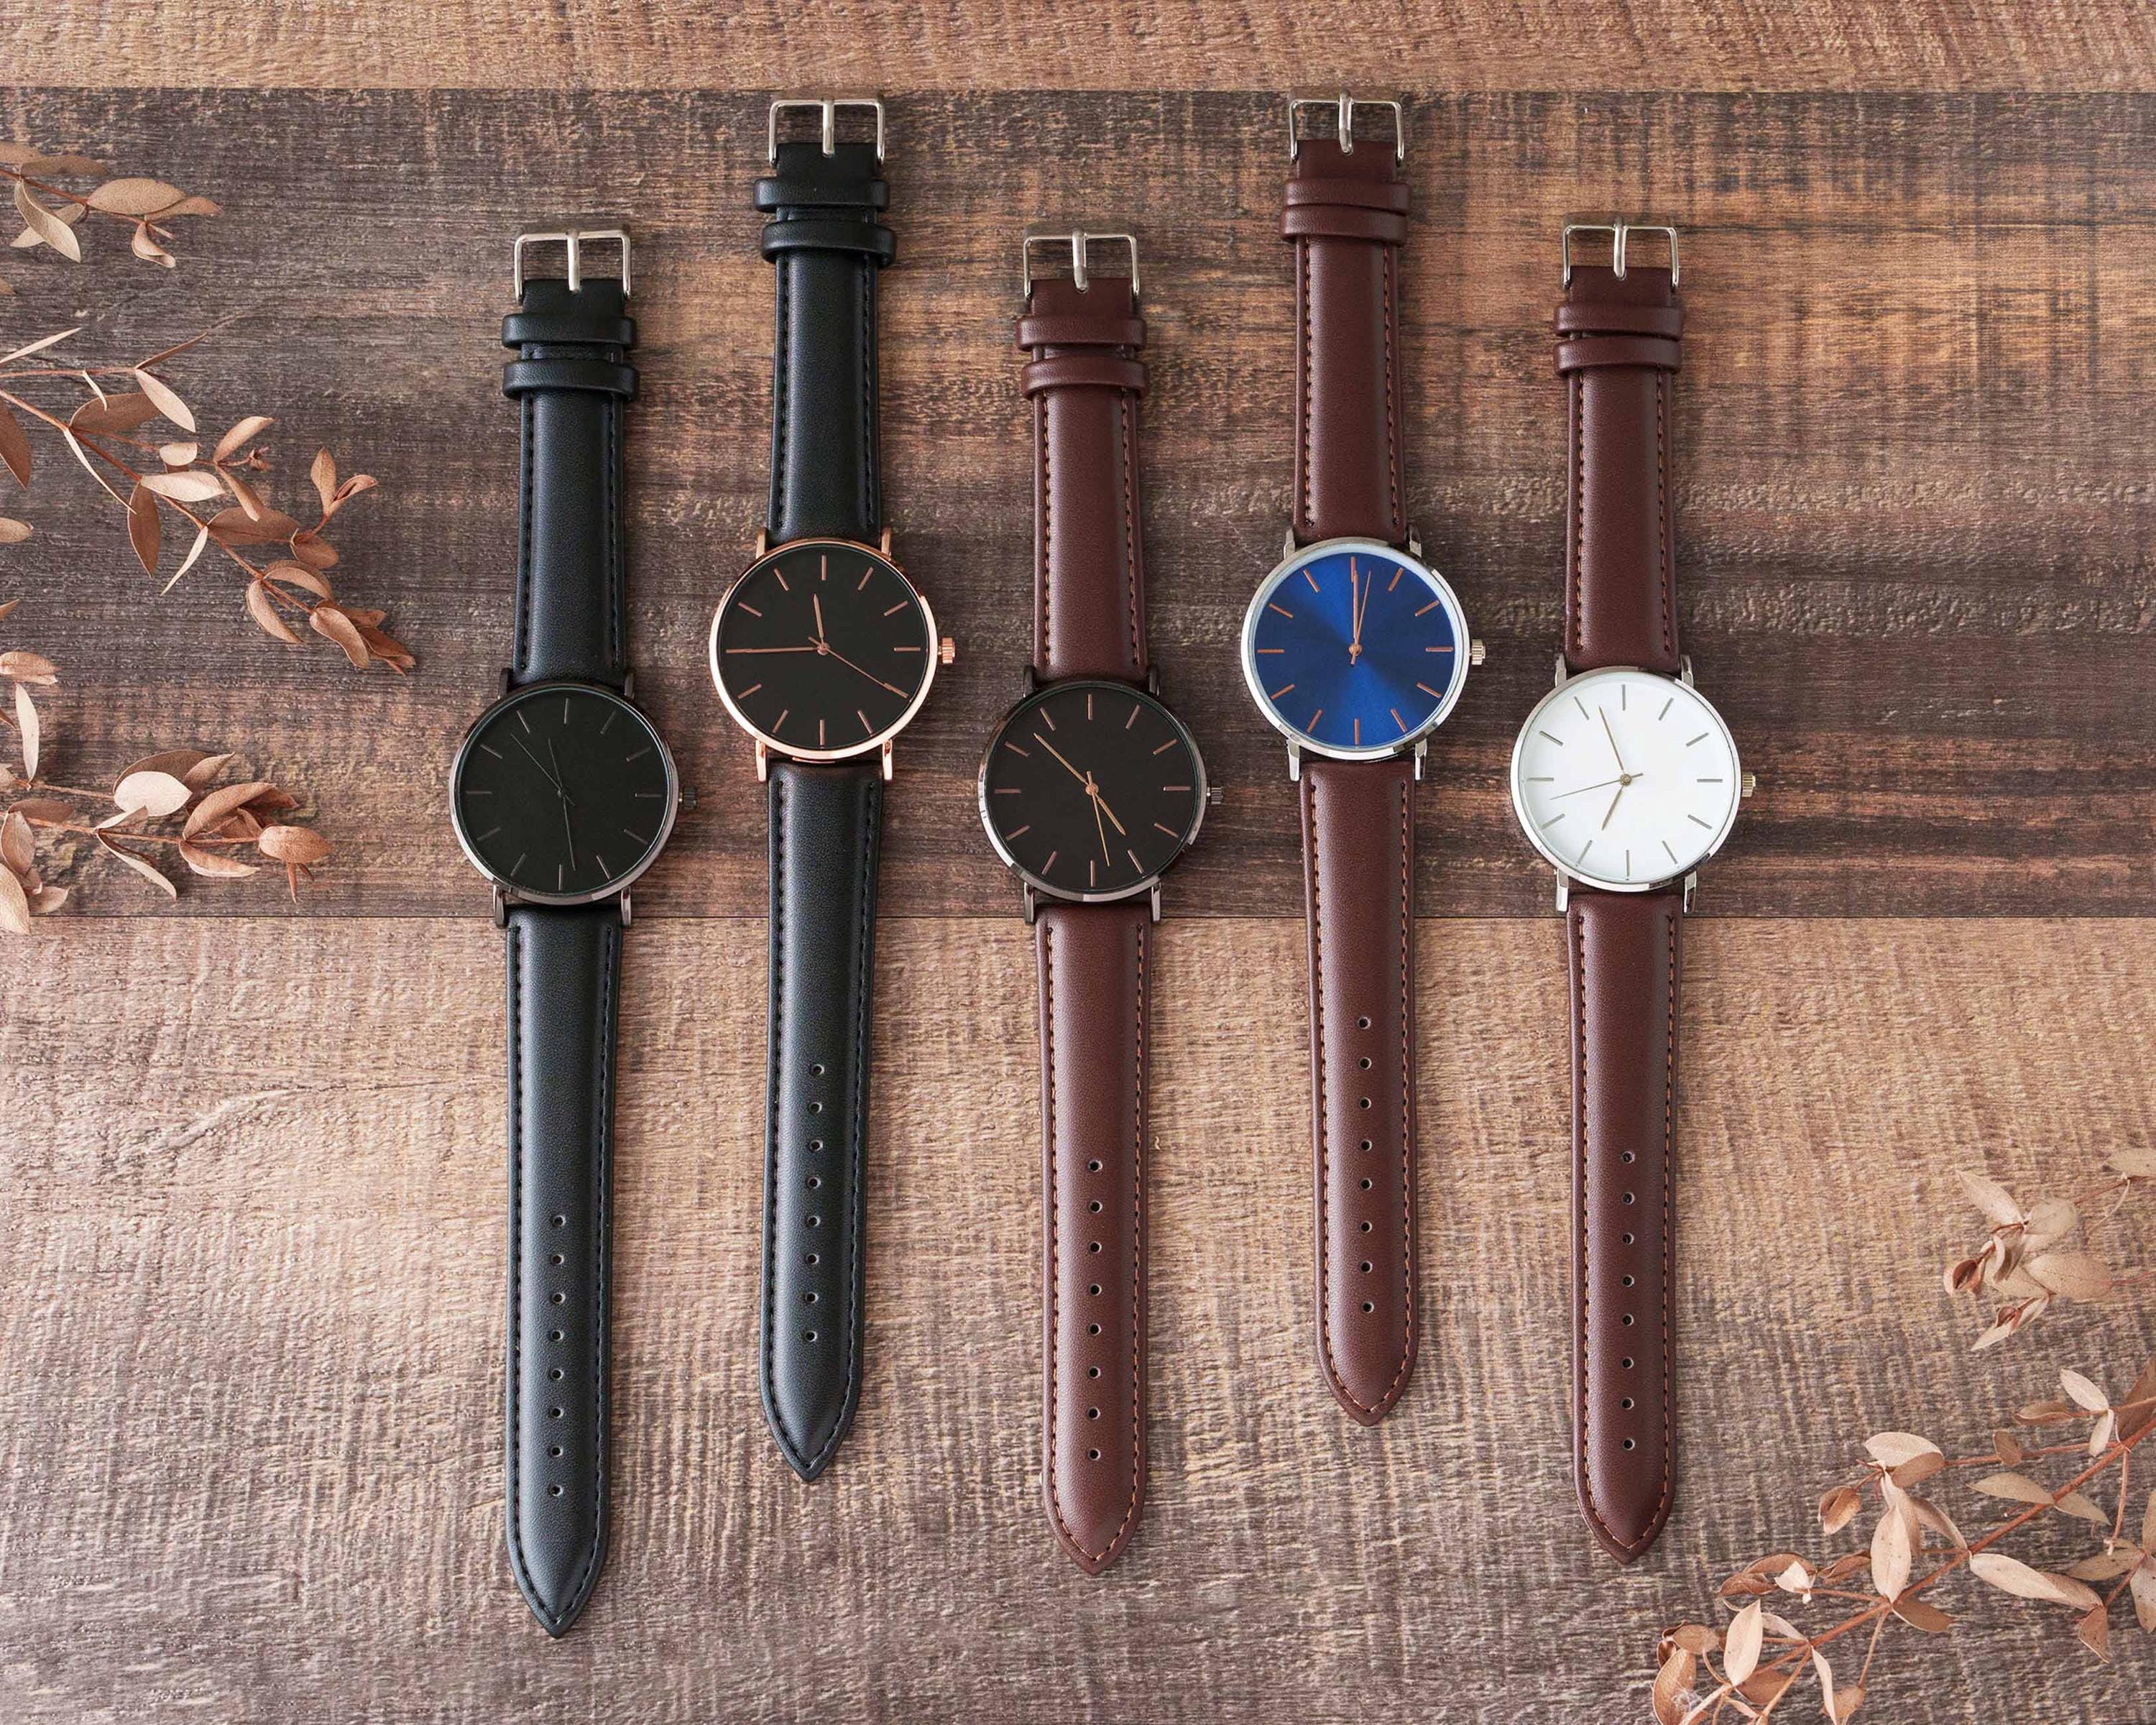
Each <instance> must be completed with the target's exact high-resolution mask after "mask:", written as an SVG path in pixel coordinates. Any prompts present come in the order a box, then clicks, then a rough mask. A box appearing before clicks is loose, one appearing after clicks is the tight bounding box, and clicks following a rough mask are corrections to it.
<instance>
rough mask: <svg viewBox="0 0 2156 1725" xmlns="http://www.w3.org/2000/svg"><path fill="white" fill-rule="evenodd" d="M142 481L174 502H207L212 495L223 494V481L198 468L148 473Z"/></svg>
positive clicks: (158, 493) (218, 495) (161, 495)
mask: <svg viewBox="0 0 2156 1725" xmlns="http://www.w3.org/2000/svg"><path fill="white" fill-rule="evenodd" d="M142 483H143V485H146V486H147V487H148V488H149V489H150V490H152V491H155V492H156V493H157V495H159V496H160V497H169V498H171V499H172V501H173V502H175V503H207V502H208V501H209V500H210V499H211V498H213V497H221V496H223V495H224V484H223V480H219V479H218V476H217V475H215V474H213V473H205V472H203V470H201V469H200V468H195V469H193V470H190V471H188V472H186V473H153V474H150V475H147V476H146V477H145V478H144V480H142Z"/></svg>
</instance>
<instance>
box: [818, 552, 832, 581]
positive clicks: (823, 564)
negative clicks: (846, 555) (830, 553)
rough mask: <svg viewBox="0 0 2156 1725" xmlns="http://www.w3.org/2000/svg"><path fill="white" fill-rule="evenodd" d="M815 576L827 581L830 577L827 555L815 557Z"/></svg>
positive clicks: (829, 561)
mask: <svg viewBox="0 0 2156 1725" xmlns="http://www.w3.org/2000/svg"><path fill="white" fill-rule="evenodd" d="M816 578H817V579H818V580H819V581H829V579H830V578H831V560H830V558H829V557H818V558H817V559H816Z"/></svg>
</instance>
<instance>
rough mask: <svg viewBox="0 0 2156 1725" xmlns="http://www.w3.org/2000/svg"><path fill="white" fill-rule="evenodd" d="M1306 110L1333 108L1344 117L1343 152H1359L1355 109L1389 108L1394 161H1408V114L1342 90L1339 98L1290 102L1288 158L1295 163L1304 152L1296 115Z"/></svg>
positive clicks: (1392, 105)
mask: <svg viewBox="0 0 2156 1725" xmlns="http://www.w3.org/2000/svg"><path fill="white" fill-rule="evenodd" d="M1305 108H1331V109H1333V110H1335V111H1337V113H1338V115H1339V116H1340V153H1341V154H1342V156H1353V154H1354V153H1355V110H1357V109H1358V108H1389V109H1390V110H1392V115H1393V160H1394V162H1396V163H1397V162H1405V161H1406V160H1407V159H1408V120H1407V112H1406V110H1404V108H1402V107H1401V105H1399V103H1398V102H1387V101H1378V100H1372V99H1371V98H1370V97H1368V96H1352V95H1348V94H1347V91H1346V90H1342V91H1341V92H1340V94H1339V95H1337V96H1290V97H1289V98H1288V99H1287V159H1288V160H1289V161H1290V162H1293V161H1294V160H1295V159H1296V157H1299V156H1300V155H1301V153H1302V135H1301V133H1300V132H1299V131H1296V124H1295V121H1296V115H1298V114H1299V113H1301V111H1302V110H1304V109H1305Z"/></svg>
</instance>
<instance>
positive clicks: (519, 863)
mask: <svg viewBox="0 0 2156 1725" xmlns="http://www.w3.org/2000/svg"><path fill="white" fill-rule="evenodd" d="M529 855H531V852H530V851H528V850H525V851H520V852H518V853H517V857H516V861H515V862H513V863H511V864H510V865H509V878H510V879H511V880H515V879H516V871H517V870H519V869H521V868H522V867H523V866H524V859H525V858H526V857H527V856H529Z"/></svg>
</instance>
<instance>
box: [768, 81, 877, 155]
mask: <svg viewBox="0 0 2156 1725" xmlns="http://www.w3.org/2000/svg"><path fill="white" fill-rule="evenodd" d="M788 108H814V109H815V110H817V111H818V112H819V113H820V114H822V115H823V116H824V154H825V155H826V156H829V155H833V154H835V153H836V151H837V150H838V147H839V109H841V108H873V109H875V152H876V160H877V162H882V160H883V104H882V103H881V102H880V101H878V100H876V99H875V97H874V96H839V97H836V98H834V99H833V100H824V99H823V98H821V97H818V96H788V97H786V98H785V99H783V100H780V101H776V102H773V104H772V105H771V117H770V119H769V120H768V121H767V122H766V124H765V127H764V139H763V153H764V154H765V156H766V157H768V158H769V159H770V162H771V165H772V166H773V167H778V116H779V114H780V112H781V111H782V110H784V109H788Z"/></svg>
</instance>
